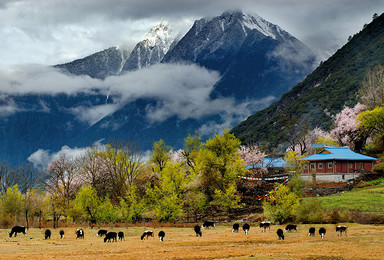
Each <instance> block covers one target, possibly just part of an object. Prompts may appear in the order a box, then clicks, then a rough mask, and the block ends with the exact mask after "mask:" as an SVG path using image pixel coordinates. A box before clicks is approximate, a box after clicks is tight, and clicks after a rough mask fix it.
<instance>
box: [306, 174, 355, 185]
mask: <svg viewBox="0 0 384 260" xmlns="http://www.w3.org/2000/svg"><path fill="white" fill-rule="evenodd" d="M357 177H359V173H345V174H343V173H330V174H318V175H316V182H318V183H320V182H347V181H349V180H353V179H355V178H357ZM300 178H301V179H302V180H304V181H306V182H312V175H311V174H302V175H301V176H300Z"/></svg>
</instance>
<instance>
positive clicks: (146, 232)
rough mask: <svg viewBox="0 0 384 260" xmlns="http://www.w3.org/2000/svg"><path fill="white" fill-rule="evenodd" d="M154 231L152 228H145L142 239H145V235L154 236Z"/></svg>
mask: <svg viewBox="0 0 384 260" xmlns="http://www.w3.org/2000/svg"><path fill="white" fill-rule="evenodd" d="M153 236H154V235H153V231H152V230H145V231H144V233H143V234H142V235H141V240H143V239H144V237H147V239H148V237H153Z"/></svg>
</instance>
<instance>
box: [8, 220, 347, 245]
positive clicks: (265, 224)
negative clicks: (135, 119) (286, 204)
mask: <svg viewBox="0 0 384 260" xmlns="http://www.w3.org/2000/svg"><path fill="white" fill-rule="evenodd" d="M259 226H260V228H261V232H266V230H267V228H268V229H271V222H269V221H262V222H260V223H259ZM210 227H213V228H214V227H215V222H213V221H205V222H204V223H203V225H201V226H199V225H196V226H194V231H195V233H196V236H200V237H201V236H202V235H203V232H202V231H201V229H202V228H206V229H209V228H210ZM239 228H240V224H239V223H235V224H233V226H232V232H239ZM242 228H243V231H244V232H245V234H246V235H248V232H249V230H250V228H251V227H250V225H249V224H248V223H245V224H243V226H242ZM284 230H285V231H286V232H291V231H297V225H295V224H288V225H287V226H286V227H285V229H284ZM326 232H327V231H326V229H325V228H324V227H321V228H319V235H320V237H321V238H322V239H323V238H324V236H325V233H326ZM336 232H337V233H338V236H342V235H343V233H344V234H345V235H347V226H342V225H337V226H336ZM17 233H23V234H24V235H26V234H27V233H26V228H25V227H24V226H14V227H13V228H12V230H11V232H10V233H9V237H12V235H13V234H14V235H15V237H16V235H17ZM315 233H316V228H314V227H310V228H309V231H308V236H313V237H314V236H315ZM51 234H52V233H51V230H49V229H47V230H45V233H44V238H45V239H51ZM59 234H60V238H64V230H60V232H59ZM75 234H76V239H78V238H79V239H84V230H83V229H76V232H75ZM276 234H277V236H278V239H279V240H284V231H283V230H282V229H281V228H279V229H278V230H277V232H276ZM96 235H97V236H99V237H103V236H105V237H104V242H107V241H108V242H117V241H118V240H121V241H122V240H125V238H124V232H121V231H120V232H108V231H107V230H106V229H100V230H99V231H98V232H97V234H96ZM153 236H154V232H153V231H152V230H146V231H144V233H143V234H142V235H141V240H144V238H147V239H148V237H153ZM158 236H159V240H160V241H164V237H165V232H164V231H163V230H161V231H160V232H159V233H158Z"/></svg>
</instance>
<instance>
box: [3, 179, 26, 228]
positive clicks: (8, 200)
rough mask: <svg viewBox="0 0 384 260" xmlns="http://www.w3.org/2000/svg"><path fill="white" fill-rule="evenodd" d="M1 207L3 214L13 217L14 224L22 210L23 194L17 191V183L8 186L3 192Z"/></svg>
mask: <svg viewBox="0 0 384 260" xmlns="http://www.w3.org/2000/svg"><path fill="white" fill-rule="evenodd" d="M1 209H2V215H3V216H6V215H10V216H12V217H14V219H15V222H14V224H15V225H16V224H17V218H18V217H19V216H20V214H21V212H22V211H23V195H22V194H21V192H20V191H19V188H18V186H17V184H16V185H14V186H13V187H9V188H8V189H7V191H6V192H5V194H3V195H2V196H1Z"/></svg>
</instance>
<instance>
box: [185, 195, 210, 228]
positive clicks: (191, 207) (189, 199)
mask: <svg viewBox="0 0 384 260" xmlns="http://www.w3.org/2000/svg"><path fill="white" fill-rule="evenodd" d="M184 207H185V209H186V210H187V211H189V212H191V213H192V214H193V217H194V220H195V222H197V221H198V217H199V215H200V214H201V213H202V212H204V211H205V209H206V208H207V196H206V195H205V194H204V193H203V192H201V191H198V190H195V191H189V192H187V193H186V195H185V200H184Z"/></svg>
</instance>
